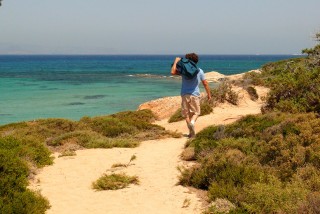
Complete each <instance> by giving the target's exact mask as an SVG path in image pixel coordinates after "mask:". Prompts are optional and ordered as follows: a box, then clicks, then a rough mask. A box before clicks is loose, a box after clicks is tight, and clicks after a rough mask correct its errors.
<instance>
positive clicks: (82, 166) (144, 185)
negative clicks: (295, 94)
mask: <svg viewBox="0 0 320 214" xmlns="http://www.w3.org/2000/svg"><path fill="white" fill-rule="evenodd" d="M238 90H239V94H240V97H241V101H240V103H239V105H238V106H233V105H231V104H227V103H225V104H221V105H219V106H218V107H216V108H214V112H213V113H212V114H210V115H207V116H203V117H200V118H199V119H198V121H197V123H196V131H197V132H198V131H200V130H201V129H203V128H205V127H207V126H209V125H217V124H228V123H231V122H234V121H235V120H237V119H239V118H240V117H241V116H243V115H247V114H258V113H260V108H261V105H262V104H263V102H262V101H261V99H259V100H258V101H256V102H254V101H251V100H250V98H249V96H248V95H247V94H246V93H245V92H244V91H242V90H241V89H238ZM257 91H258V94H259V95H260V96H263V95H265V94H266V93H267V91H268V89H266V88H257ZM179 99H180V98H179V97H174V98H168V99H162V100H161V102H160V101H153V103H157V104H154V105H148V104H145V105H144V108H150V109H152V108H153V109H157V108H158V109H157V110H156V111H159V109H161V105H162V106H163V108H164V107H165V106H168V105H169V103H174V104H172V106H170V109H173V110H174V108H175V106H176V105H179V103H180V101H179ZM166 101H168V102H166ZM148 106H149V107H148ZM159 106H160V107H159ZM167 111H168V109H167V110H166V111H164V113H165V114H166V112H167ZM167 116H168V115H165V116H163V115H162V117H161V118H160V119H161V120H159V121H157V122H156V123H157V124H159V125H162V126H164V127H165V128H166V129H168V130H172V131H175V130H178V131H179V132H182V133H184V134H187V127H186V124H185V122H184V121H181V122H176V123H170V124H169V123H168V122H167V120H168V118H167ZM187 140H188V139H187V138H186V137H182V138H178V139H175V138H167V139H161V140H151V141H145V142H142V143H141V145H140V146H139V147H137V148H113V149H85V150H78V151H77V152H76V156H69V157H60V158H58V155H59V154H58V153H55V154H54V156H55V160H54V164H53V165H51V166H47V167H44V168H43V169H41V170H40V171H39V172H38V173H37V175H36V176H35V179H34V181H33V182H32V183H31V185H30V188H31V189H34V190H37V191H39V192H40V193H41V194H42V195H43V196H44V197H46V198H47V199H48V200H49V202H50V205H51V208H50V209H49V210H48V211H47V213H48V214H64V213H65V214H71V213H77V214H81V213H97V214H99V213H104V214H105V213H117V214H121V213H133V214H134V213H139V214H144V213H148V214H149V213H163V214H169V213H170V214H175V213H177V214H178V213H179V214H180V213H186V214H187V213H192V214H196V213H201V212H202V211H203V209H205V203H204V201H203V199H201V198H199V197H198V196H197V194H196V193H195V192H194V191H190V189H188V188H187V187H183V186H180V185H177V183H178V180H179V178H178V177H179V171H178V169H177V167H178V166H186V165H187V164H188V163H186V162H184V161H182V160H181V159H180V157H179V156H180V154H181V153H182V151H183V148H184V144H185V143H186V141H187ZM132 155H136V157H137V158H136V160H134V161H133V162H132V163H133V164H132V165H130V166H128V167H124V168H120V169H117V170H116V171H115V172H117V173H118V172H119V173H120V172H125V173H126V174H128V175H133V176H138V178H139V181H140V184H139V185H130V186H129V187H127V188H125V189H121V190H108V191H95V190H93V189H92V187H91V185H92V182H94V181H96V180H97V179H98V178H99V177H100V176H101V175H103V174H104V173H111V171H110V170H111V169H112V168H111V166H112V164H115V163H128V162H129V160H130V158H131V157H132Z"/></svg>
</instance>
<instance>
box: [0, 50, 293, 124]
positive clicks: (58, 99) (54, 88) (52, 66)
mask: <svg viewBox="0 0 320 214" xmlns="http://www.w3.org/2000/svg"><path fill="white" fill-rule="evenodd" d="M292 57H293V56H287V55H281V56H279V55H277V56H249V55H246V56H230V55H228V56H223V55H221V56H220V55H213V56H200V62H199V67H201V68H202V69H203V70H204V71H205V72H209V71H218V72H220V73H223V74H236V73H241V72H244V71H248V70H251V69H256V68H259V67H261V65H263V64H265V63H267V62H271V61H278V60H281V59H287V58H292ZM173 60H174V56H141V55H139V56H0V124H7V123H12V122H18V121H24V120H33V119H38V118H68V119H74V120H78V119H80V118H81V117H83V116H98V115H106V114H111V113H115V112H119V111H125V110H135V109H137V107H138V106H139V104H141V103H143V102H146V101H148V100H151V99H156V98H160V97H164V96H176V95H179V92H180V81H179V80H175V79H172V78H170V75H169V73H170V65H171V63H172V61H173ZM141 74H143V75H145V74H152V75H155V76H153V77H146V76H141Z"/></svg>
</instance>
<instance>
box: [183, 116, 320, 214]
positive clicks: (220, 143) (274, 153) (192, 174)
mask: <svg viewBox="0 0 320 214" xmlns="http://www.w3.org/2000/svg"><path fill="white" fill-rule="evenodd" d="M188 146H189V147H194V151H195V155H194V157H195V158H196V159H197V161H198V163H199V164H198V165H196V166H195V167H194V168H191V169H187V170H184V171H182V173H181V174H182V175H181V178H180V182H181V184H183V185H191V186H194V187H196V188H200V189H205V190H208V195H209V198H210V200H211V201H214V200H215V199H217V198H226V199H228V200H229V201H231V202H233V203H234V204H236V205H237V206H238V207H237V208H236V210H242V211H248V212H249V213H278V212H280V213H281V212H282V213H298V210H303V209H306V208H305V206H307V205H308V204H309V203H317V198H313V199H312V202H308V199H307V195H310V194H313V193H315V192H319V191H320V183H319V181H320V165H319V163H320V162H319V160H320V158H319V157H320V155H319V154H320V150H319V148H320V118H318V117H317V115H316V114H313V113H309V114H283V113H269V114H264V115H256V116H253V115H248V116H245V117H243V118H242V119H240V120H239V121H237V122H235V123H233V124H230V125H226V126H211V127H208V128H206V129H204V130H203V131H201V132H199V133H198V134H197V136H196V138H195V139H193V140H192V141H190V142H189V143H188ZM273 192H274V194H273ZM269 195H270V196H269ZM310 200H311V199H310ZM242 211H241V212H242Z"/></svg>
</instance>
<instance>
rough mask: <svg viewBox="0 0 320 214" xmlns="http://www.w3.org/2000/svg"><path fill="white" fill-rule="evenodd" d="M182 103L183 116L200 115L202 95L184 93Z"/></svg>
mask: <svg viewBox="0 0 320 214" xmlns="http://www.w3.org/2000/svg"><path fill="white" fill-rule="evenodd" d="M181 98H182V103H181V114H182V116H183V117H186V116H187V115H189V116H192V115H194V114H195V115H200V97H197V96H193V95H190V94H186V95H183V96H182V97H181Z"/></svg>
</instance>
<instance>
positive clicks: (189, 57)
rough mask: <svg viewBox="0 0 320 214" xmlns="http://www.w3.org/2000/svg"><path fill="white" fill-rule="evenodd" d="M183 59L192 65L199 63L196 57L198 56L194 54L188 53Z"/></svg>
mask: <svg viewBox="0 0 320 214" xmlns="http://www.w3.org/2000/svg"><path fill="white" fill-rule="evenodd" d="M185 57H186V58H187V59H189V60H191V61H193V62H194V63H198V61H199V57H198V55H197V54H195V53H188V54H186V56H185Z"/></svg>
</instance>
